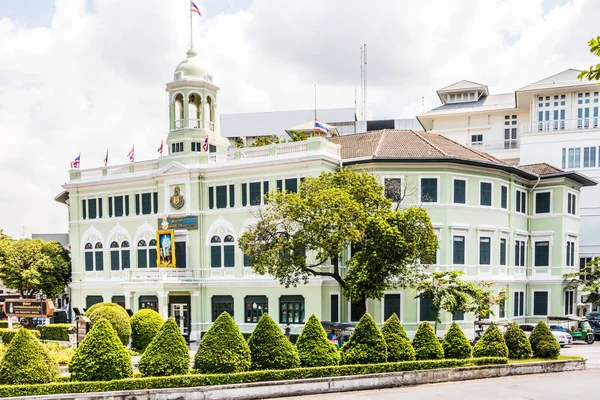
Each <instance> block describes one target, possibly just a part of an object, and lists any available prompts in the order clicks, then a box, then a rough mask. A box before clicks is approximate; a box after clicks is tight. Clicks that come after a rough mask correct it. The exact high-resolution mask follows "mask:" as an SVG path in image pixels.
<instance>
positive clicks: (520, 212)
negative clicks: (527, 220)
mask: <svg viewBox="0 0 600 400" xmlns="http://www.w3.org/2000/svg"><path fill="white" fill-rule="evenodd" d="M516 192H521V193H522V195H524V196H525V210H521V211H517V203H518V202H519V197H520V196H517V193H516ZM520 206H521V204H520V202H519V207H520ZM515 212H516V213H519V214H524V215H527V192H526V191H524V190H522V189H515Z"/></svg>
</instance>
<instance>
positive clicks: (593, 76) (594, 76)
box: [577, 36, 600, 81]
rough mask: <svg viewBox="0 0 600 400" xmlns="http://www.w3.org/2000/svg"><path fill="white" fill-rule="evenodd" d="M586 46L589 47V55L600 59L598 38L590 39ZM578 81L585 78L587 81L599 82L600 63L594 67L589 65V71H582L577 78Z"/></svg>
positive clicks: (599, 40)
mask: <svg viewBox="0 0 600 400" xmlns="http://www.w3.org/2000/svg"><path fill="white" fill-rule="evenodd" d="M588 45H589V46H590V53H592V54H594V55H596V56H598V57H600V36H598V37H596V38H592V39H591V40H590V41H589V42H588ZM577 78H579V79H583V78H586V79H587V80H588V81H600V63H598V64H596V66H595V67H594V65H590V69H584V70H583V71H581V73H580V74H579V75H578V76H577Z"/></svg>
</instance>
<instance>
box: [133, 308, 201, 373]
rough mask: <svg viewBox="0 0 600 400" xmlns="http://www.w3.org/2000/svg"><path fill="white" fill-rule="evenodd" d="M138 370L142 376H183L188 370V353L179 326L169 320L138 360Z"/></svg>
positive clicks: (171, 319)
mask: <svg viewBox="0 0 600 400" xmlns="http://www.w3.org/2000/svg"><path fill="white" fill-rule="evenodd" d="M139 369H140V372H141V373H142V375H144V376H170V375H184V374H187V373H188V372H189V370H190V351H189V350H188V348H187V344H186V342H185V339H184V338H183V335H182V334H181V330H180V329H179V325H177V322H175V320H174V319H173V318H169V319H168V320H167V321H166V322H165V323H164V324H163V326H162V327H161V328H160V331H158V333H157V334H156V336H154V339H152V342H150V344H149V345H148V347H146V351H145V352H144V355H142V358H140V362H139Z"/></svg>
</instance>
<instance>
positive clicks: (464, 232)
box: [450, 229, 469, 268]
mask: <svg viewBox="0 0 600 400" xmlns="http://www.w3.org/2000/svg"><path fill="white" fill-rule="evenodd" d="M468 233H469V232H468V231H467V230H457V229H453V230H452V232H451V239H452V240H451V242H452V245H451V247H450V248H451V249H452V250H451V251H450V253H451V256H452V258H451V259H450V260H451V261H452V262H451V263H450V265H455V266H457V267H459V268H466V267H467V265H469V264H468V262H469V261H468V259H467V255H468V251H467V248H468V244H467V243H468V239H467V237H468ZM455 236H462V237H463V238H464V240H465V242H464V243H465V246H464V248H465V263H464V264H454V237H455Z"/></svg>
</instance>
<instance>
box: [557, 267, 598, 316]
mask: <svg viewBox="0 0 600 400" xmlns="http://www.w3.org/2000/svg"><path fill="white" fill-rule="evenodd" d="M563 279H564V280H565V283H566V284H567V287H569V288H572V289H579V291H580V292H582V293H585V295H584V297H583V298H582V301H583V302H584V303H592V304H594V305H600V257H595V258H593V259H592V260H591V261H590V262H588V263H587V265H586V266H585V267H584V268H582V269H581V270H579V271H578V272H572V273H569V274H565V275H564V276H563Z"/></svg>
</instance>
